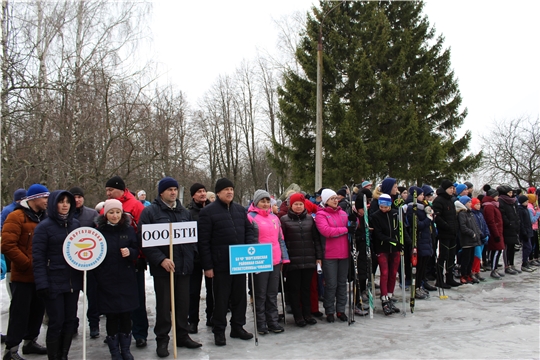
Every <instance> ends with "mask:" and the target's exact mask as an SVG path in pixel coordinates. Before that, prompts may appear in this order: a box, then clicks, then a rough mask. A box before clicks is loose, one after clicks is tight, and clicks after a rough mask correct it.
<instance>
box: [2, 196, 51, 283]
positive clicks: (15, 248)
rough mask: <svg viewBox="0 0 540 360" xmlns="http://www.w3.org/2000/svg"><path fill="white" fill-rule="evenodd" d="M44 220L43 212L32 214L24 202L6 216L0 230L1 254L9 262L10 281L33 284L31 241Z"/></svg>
mask: <svg viewBox="0 0 540 360" xmlns="http://www.w3.org/2000/svg"><path fill="white" fill-rule="evenodd" d="M46 218H47V214H46V212H45V211H40V212H39V213H36V212H34V210H32V209H31V208H30V207H29V206H28V204H27V203H26V201H24V202H22V203H21V204H17V206H16V208H15V210H14V211H13V212H11V213H10V214H9V215H8V216H7V218H6V221H5V222H4V227H3V228H2V254H5V255H6V257H7V258H8V259H9V260H11V281H20V282H26V283H32V282H34V271H33V268H32V239H33V237H34V232H35V229H36V227H37V225H38V224H39V223H40V222H41V221H42V220H44V219H46Z"/></svg>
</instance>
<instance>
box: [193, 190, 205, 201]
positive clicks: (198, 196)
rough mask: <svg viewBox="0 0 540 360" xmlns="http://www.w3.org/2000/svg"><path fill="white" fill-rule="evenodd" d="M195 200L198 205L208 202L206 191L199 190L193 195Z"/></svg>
mask: <svg viewBox="0 0 540 360" xmlns="http://www.w3.org/2000/svg"><path fill="white" fill-rule="evenodd" d="M193 200H194V201H195V202H196V203H199V204H202V203H204V202H206V189H204V188H203V189H199V190H197V192H196V193H195V194H193Z"/></svg>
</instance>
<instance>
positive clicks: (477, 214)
mask: <svg viewBox="0 0 540 360" xmlns="http://www.w3.org/2000/svg"><path fill="white" fill-rule="evenodd" d="M471 204H472V209H471V211H472V213H473V215H474V219H475V220H476V225H478V229H480V232H481V233H482V237H481V238H482V244H481V245H478V246H476V247H475V248H474V259H473V264H472V269H471V276H472V277H473V278H476V280H478V281H486V279H485V278H483V277H482V276H480V266H481V265H480V263H481V260H482V253H483V251H484V245H486V244H487V242H488V239H489V228H488V226H487V223H486V220H485V219H484V215H483V214H482V211H480V209H481V208H482V204H481V202H480V199H478V198H474V199H472V200H471Z"/></svg>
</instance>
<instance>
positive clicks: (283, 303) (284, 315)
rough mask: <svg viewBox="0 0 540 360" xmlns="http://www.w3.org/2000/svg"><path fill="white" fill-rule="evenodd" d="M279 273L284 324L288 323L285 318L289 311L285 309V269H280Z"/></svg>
mask: <svg viewBox="0 0 540 360" xmlns="http://www.w3.org/2000/svg"><path fill="white" fill-rule="evenodd" d="M279 274H280V276H281V306H282V308H283V324H284V325H287V320H285V318H286V317H287V312H286V311H285V282H284V281H283V271H281V270H280V271H279Z"/></svg>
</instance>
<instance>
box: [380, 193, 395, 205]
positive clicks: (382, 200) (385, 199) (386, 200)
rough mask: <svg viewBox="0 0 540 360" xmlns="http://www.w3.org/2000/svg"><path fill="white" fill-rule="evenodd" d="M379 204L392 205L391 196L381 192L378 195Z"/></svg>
mask: <svg viewBox="0 0 540 360" xmlns="http://www.w3.org/2000/svg"><path fill="white" fill-rule="evenodd" d="M379 205H382V206H392V198H391V197H390V195H387V194H382V195H381V196H379Z"/></svg>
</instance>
